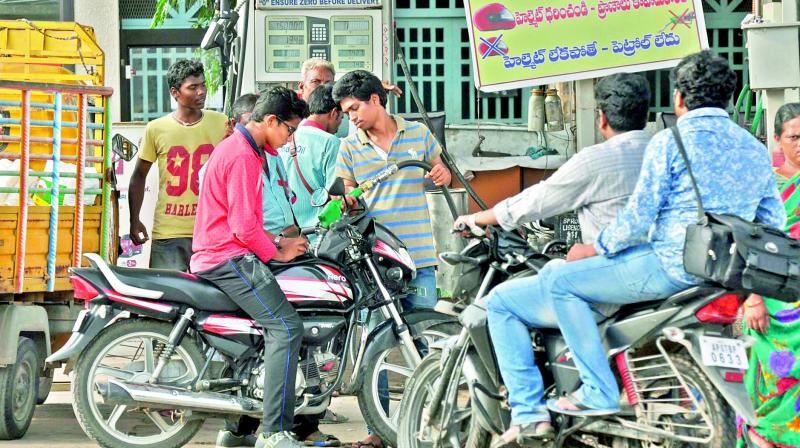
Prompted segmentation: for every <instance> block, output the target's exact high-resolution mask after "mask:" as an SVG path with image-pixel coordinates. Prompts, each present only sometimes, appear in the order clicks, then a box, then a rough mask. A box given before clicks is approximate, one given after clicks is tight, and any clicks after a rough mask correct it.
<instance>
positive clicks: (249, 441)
mask: <svg viewBox="0 0 800 448" xmlns="http://www.w3.org/2000/svg"><path fill="white" fill-rule="evenodd" d="M256 440H258V437H256V435H255V434H248V435H244V436H237V435H236V434H234V433H232V432H230V431H220V432H219V434H217V448H250V447H251V446H256Z"/></svg>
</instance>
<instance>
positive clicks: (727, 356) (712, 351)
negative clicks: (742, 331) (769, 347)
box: [700, 336, 747, 369]
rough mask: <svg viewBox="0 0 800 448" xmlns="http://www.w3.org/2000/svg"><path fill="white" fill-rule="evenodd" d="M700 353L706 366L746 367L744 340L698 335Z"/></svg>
mask: <svg viewBox="0 0 800 448" xmlns="http://www.w3.org/2000/svg"><path fill="white" fill-rule="evenodd" d="M700 353H701V354H702V356H703V364H705V365H707V366H716V367H727V368H730V369H747V353H746V352H745V350H744V342H742V341H740V340H738V339H728V338H717V337H713V336H700Z"/></svg>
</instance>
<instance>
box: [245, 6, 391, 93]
mask: <svg viewBox="0 0 800 448" xmlns="http://www.w3.org/2000/svg"><path fill="white" fill-rule="evenodd" d="M391 20H392V14H391V2H390V1H387V0H296V1H295V0H259V1H258V2H256V5H255V11H254V14H252V15H251V19H250V26H251V27H252V28H253V29H254V35H255V45H254V53H255V55H254V56H255V64H254V67H253V68H254V80H255V84H256V86H255V87H256V88H257V89H258V90H260V89H263V88H265V87H268V86H271V85H275V84H281V85H287V86H289V87H292V88H293V87H295V86H296V85H297V82H298V81H300V69H301V67H302V65H303V61H305V60H306V59H309V58H322V59H325V60H328V61H331V62H332V63H333V65H334V67H335V68H336V76H337V79H338V77H340V76H341V75H342V74H344V73H346V72H348V71H351V70H367V71H370V72H372V73H374V74H375V75H376V76H378V77H379V78H381V79H389V77H390V75H391V72H392V71H391V69H390V64H391V62H392V56H391V55H392V43H393V38H392V29H391V26H390V24H391V23H392V22H391ZM246 87H247V86H245V90H244V91H246Z"/></svg>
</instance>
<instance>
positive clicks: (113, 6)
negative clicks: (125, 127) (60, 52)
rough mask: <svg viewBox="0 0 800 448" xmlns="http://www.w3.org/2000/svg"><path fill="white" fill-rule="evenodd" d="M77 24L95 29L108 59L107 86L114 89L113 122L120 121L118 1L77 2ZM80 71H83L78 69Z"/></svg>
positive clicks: (98, 40) (112, 103) (90, 0)
mask: <svg viewBox="0 0 800 448" xmlns="http://www.w3.org/2000/svg"><path fill="white" fill-rule="evenodd" d="M75 22H77V23H79V24H81V25H87V26H91V27H93V28H94V32H95V35H96V36H97V43H98V44H99V45H100V48H102V49H103V52H104V53H105V57H106V64H105V73H106V85H107V86H110V87H112V88H113V89H114V92H115V95H114V96H112V97H111V98H112V102H111V121H112V122H116V121H119V120H120V110H121V109H120V101H119V98H118V92H119V86H120V79H121V78H120V74H121V73H120V71H121V70H120V63H119V60H120V54H119V3H118V2H116V1H97V0H75ZM77 69H78V70H83V68H82V67H78V68H77Z"/></svg>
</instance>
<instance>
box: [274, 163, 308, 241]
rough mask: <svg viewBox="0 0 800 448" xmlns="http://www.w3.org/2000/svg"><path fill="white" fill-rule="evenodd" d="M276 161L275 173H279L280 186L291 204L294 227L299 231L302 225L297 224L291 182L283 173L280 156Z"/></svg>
mask: <svg viewBox="0 0 800 448" xmlns="http://www.w3.org/2000/svg"><path fill="white" fill-rule="evenodd" d="M274 159H275V173H277V175H278V183H279V185H278V186H279V187H281V189H282V190H283V194H284V196H286V201H287V202H289V209H290V211H291V212H292V222H294V225H295V226H296V227H297V228H298V229H299V228H300V224H298V223H297V216H295V215H294V208H293V207H292V195H293V193H292V190H291V188H289V182H288V181H287V179H286V175H285V173H284V171H283V162H281V159H280V157H278V156H275V157H274ZM267 170H268V171H269V168H267ZM267 175H269V174H267ZM280 183H282V184H283V185H280Z"/></svg>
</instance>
